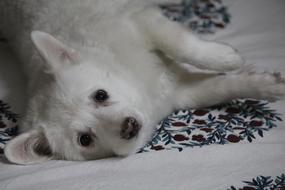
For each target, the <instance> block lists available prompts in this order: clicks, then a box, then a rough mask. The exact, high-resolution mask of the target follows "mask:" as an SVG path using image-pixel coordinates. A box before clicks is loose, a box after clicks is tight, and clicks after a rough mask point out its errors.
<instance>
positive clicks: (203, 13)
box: [161, 0, 231, 33]
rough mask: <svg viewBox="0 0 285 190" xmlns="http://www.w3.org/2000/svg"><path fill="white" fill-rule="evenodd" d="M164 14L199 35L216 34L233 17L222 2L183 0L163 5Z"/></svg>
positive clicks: (217, 0) (216, 0) (214, 0)
mask: <svg viewBox="0 0 285 190" xmlns="http://www.w3.org/2000/svg"><path fill="white" fill-rule="evenodd" d="M161 9H162V10H163V13H164V14H165V15H166V16H167V17H168V18H170V19H171V20H173V21H177V22H180V23H182V24H184V25H185V26H187V27H190V28H191V29H192V31H195V32H197V33H214V32H216V31H217V30H219V29H223V28H225V27H226V26H227V25H228V24H229V23H230V20H231V16H230V14H229V12H228V9H227V7H226V6H224V5H223V3H222V0H182V1H181V3H172V4H166V5H162V6H161Z"/></svg>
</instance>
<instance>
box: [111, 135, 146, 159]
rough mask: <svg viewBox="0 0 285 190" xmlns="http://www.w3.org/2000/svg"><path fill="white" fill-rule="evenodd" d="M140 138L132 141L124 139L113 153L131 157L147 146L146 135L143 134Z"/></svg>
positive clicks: (137, 137)
mask: <svg viewBox="0 0 285 190" xmlns="http://www.w3.org/2000/svg"><path fill="white" fill-rule="evenodd" d="M141 132H142V131H140V134H138V136H136V137H134V138H133V139H130V140H124V139H122V140H121V142H120V143H118V144H117V146H116V147H114V149H113V152H114V154H115V155H117V156H123V157H125V156H129V155H132V154H135V153H137V152H139V150H140V149H141V148H142V147H143V146H144V145H145V144H146V141H145V138H144V137H143V136H144V135H143V134H142V133H141Z"/></svg>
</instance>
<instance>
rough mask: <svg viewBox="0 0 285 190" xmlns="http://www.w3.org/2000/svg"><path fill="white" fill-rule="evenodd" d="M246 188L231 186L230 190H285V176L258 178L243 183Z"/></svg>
mask: <svg viewBox="0 0 285 190" xmlns="http://www.w3.org/2000/svg"><path fill="white" fill-rule="evenodd" d="M243 183H245V184H246V186H244V187H242V188H236V187H234V186H231V188H230V189H228V190H285V174H281V175H280V176H277V177H276V178H275V179H273V178H272V177H271V176H267V177H264V176H258V177H256V178H253V179H252V180H251V181H243Z"/></svg>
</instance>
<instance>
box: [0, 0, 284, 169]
mask: <svg viewBox="0 0 285 190" xmlns="http://www.w3.org/2000/svg"><path fill="white" fill-rule="evenodd" d="M160 2H161V1H159V0H92V1H91V0H80V1H79V0H48V1H47V0H17V1H11V0H1V1H0V14H1V15H0V27H1V30H2V33H4V35H5V37H6V38H7V39H8V41H9V43H10V45H11V47H12V49H13V50H14V51H15V53H16V55H17V56H18V57H19V59H20V60H21V62H23V65H24V67H25V71H26V73H27V76H28V78H29V102H28V106H27V110H26V113H25V117H24V119H23V122H22V124H21V132H22V134H21V135H19V136H17V137H16V138H14V139H13V140H12V141H11V142H9V143H8V145H7V146H6V149H5V155H6V157H7V158H8V160H10V161H11V162H14V163H18V164H31V163H39V162H43V161H45V160H49V159H66V160H90V159H98V158H104V157H109V156H115V155H118V156H127V155H130V154H133V153H135V152H136V151H138V150H139V149H140V148H141V147H143V145H145V143H146V142H147V141H148V140H150V138H151V135H152V132H153V130H154V127H155V126H156V124H157V123H158V122H159V121H160V120H161V119H163V117H165V116H166V115H167V114H169V113H171V112H172V111H173V110H175V109H179V108H200V107H205V106H211V105H214V104H218V103H222V102H225V101H229V100H231V99H234V98H262V99H268V100H277V99H279V98H280V97H281V96H283V95H284V94H285V84H284V80H283V79H282V78H281V75H280V74H279V73H272V74H270V73H262V74H257V73H254V72H251V71H247V70H246V69H240V68H241V67H243V59H242V58H241V56H240V55H239V54H238V53H237V51H236V50H234V49H233V48H232V47H230V46H228V45H225V44H221V43H216V42H210V41H205V40H202V39H200V38H199V37H197V36H195V35H193V34H192V33H191V32H190V31H189V30H188V29H186V28H184V27H183V26H181V25H180V24H178V23H174V22H172V21H170V20H168V19H167V18H166V17H165V16H163V15H162V13H161V11H160V9H159V8H158V3H160ZM181 63H186V64H188V65H192V66H194V67H196V68H199V69H202V70H210V71H214V72H212V73H211V74H201V73H200V74H199V73H194V72H191V70H190V71H189V68H188V69H186V68H185V66H183V65H181ZM238 69H240V70H241V71H240V72H228V71H233V70H238ZM221 72H222V73H224V74H219V73H221Z"/></svg>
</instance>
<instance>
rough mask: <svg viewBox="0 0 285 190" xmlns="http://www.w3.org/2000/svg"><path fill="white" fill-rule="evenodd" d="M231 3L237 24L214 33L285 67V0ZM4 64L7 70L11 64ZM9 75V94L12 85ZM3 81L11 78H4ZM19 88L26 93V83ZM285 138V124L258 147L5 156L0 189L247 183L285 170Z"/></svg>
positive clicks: (270, 64) (274, 66)
mask: <svg viewBox="0 0 285 190" xmlns="http://www.w3.org/2000/svg"><path fill="white" fill-rule="evenodd" d="M224 2H225V3H226V4H228V5H229V7H230V13H231V14H232V23H231V25H229V26H228V27H227V29H226V30H221V31H219V32H218V33H217V34H216V35H214V36H208V37H207V38H211V39H217V40H220V41H224V42H227V43H229V44H232V45H233V46H234V47H236V48H237V49H238V50H239V51H240V52H241V54H242V55H243V56H244V57H245V59H246V60H247V62H248V63H256V64H257V67H258V68H260V69H267V70H278V71H284V72H285V12H284V9H285V1H284V0H270V1H268V0H224ZM0 64H1V67H2V66H3V64H4V63H3V62H1V63H0ZM6 64H9V63H6ZM5 67H6V66H5ZM2 71H3V70H1V76H2V73H3V72H2ZM13 72H14V71H13ZM13 72H11V73H13ZM15 76H16V75H15ZM6 80H7V79H5V81H4V82H5V85H6V87H5V89H6V94H7V93H9V91H10V92H11V90H12V89H11V86H7V85H8V83H7V82H6ZM17 80H18V82H19V83H20V82H21V81H22V80H20V79H17ZM0 81H1V82H2V83H3V80H2V78H1V80H0ZM1 82H0V88H1V89H2V90H1V89H0V92H1V93H2V92H3V87H1V84H2V83H1ZM18 82H16V83H17V84H18ZM2 86H3V85H2ZM12 86H13V87H14V86H15V84H12ZM16 86H17V85H16ZM7 87H8V88H7ZM17 88H18V87H17ZM7 89H8V90H7ZM19 89H20V90H18V92H20V93H21V90H22V86H19ZM16 91H17V90H16ZM16 91H15V92H16ZM17 95H19V94H17ZM0 97H1V96H0ZM6 97H7V96H6ZM8 97H11V93H10V94H9V96H8ZM7 100H8V101H9V99H7ZM11 100H12V99H11ZM14 100H15V99H13V100H12V101H11V102H10V103H12V104H13V102H14ZM284 105H285V101H279V102H277V103H275V104H272V107H273V108H276V109H278V111H279V112H280V113H283V114H285V106H284ZM15 106H16V105H15ZM283 118H284V117H283ZM284 137H285V126H284V122H283V123H278V127H277V128H274V129H272V130H271V131H269V132H268V133H266V134H265V137H264V138H259V139H257V140H256V141H254V143H251V144H249V143H239V144H227V145H211V146H207V147H205V146H204V147H202V148H188V149H185V150H184V151H182V152H178V151H176V150H173V151H159V152H152V153H142V154H136V155H133V156H130V157H128V158H113V159H104V160H97V161H88V162H67V161H50V162H48V163H44V164H41V165H33V166H17V165H10V164H7V163H6V162H5V159H4V158H2V161H3V162H0V189H1V190H21V189H27V190H39V189H43V190H44V189H60V190H64V189H68V190H73V189H74V190H75V189H76V190H78V189H84V190H86V189H92V190H93V189H101V190H110V189H117V190H120V189H122V190H126V189H138V190H139V189H165V190H168V189H169V190H173V189H191V190H209V189H211V190H215V189H217V190H221V189H229V188H230V187H231V186H232V185H233V186H235V187H242V186H243V185H244V184H242V181H248V180H251V179H252V178H255V177H256V176H258V175H264V176H273V177H275V176H278V175H280V174H281V173H285V138H284Z"/></svg>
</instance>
